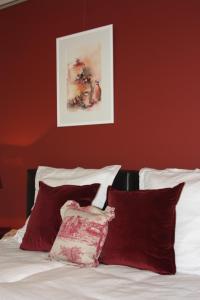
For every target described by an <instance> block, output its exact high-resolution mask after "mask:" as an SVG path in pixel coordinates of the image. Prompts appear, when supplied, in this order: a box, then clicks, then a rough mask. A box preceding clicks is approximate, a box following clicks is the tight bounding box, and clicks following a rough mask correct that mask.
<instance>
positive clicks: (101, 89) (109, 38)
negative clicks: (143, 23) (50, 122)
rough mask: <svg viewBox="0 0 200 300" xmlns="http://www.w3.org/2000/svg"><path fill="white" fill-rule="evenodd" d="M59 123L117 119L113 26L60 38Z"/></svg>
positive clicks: (58, 49)
mask: <svg viewBox="0 0 200 300" xmlns="http://www.w3.org/2000/svg"><path fill="white" fill-rule="evenodd" d="M56 55H57V57H56V59H57V126H58V127H61V126H76V125H92V124H106V123H113V122H114V109H113V28H112V25H107V26H103V27H99V28H96V29H91V30H87V31H83V32H80V33H76V34H72V35H68V36H64V37H60V38H57V39H56Z"/></svg>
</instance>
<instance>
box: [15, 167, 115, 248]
mask: <svg viewBox="0 0 200 300" xmlns="http://www.w3.org/2000/svg"><path fill="white" fill-rule="evenodd" d="M120 168H121V166H120V165H112V166H106V167H104V168H100V169H84V168H80V167H78V168H74V169H61V168H52V167H44V166H39V167H38V169H37V172H36V176H35V200H36V197H37V194H38V190H39V181H43V182H44V183H46V184H48V185H50V186H53V187H55V186H59V185H64V184H73V185H87V184H93V183H100V184H101V185H100V188H99V190H98V192H97V195H96V196H95V198H94V200H93V202H92V205H94V206H96V207H99V208H103V207H104V204H105V202H106V194H107V187H108V186H109V185H112V183H113V181H114V179H115V176H116V175H117V173H118V171H119V169H120ZM27 223H28V220H27V221H26V223H25V225H24V226H23V227H22V228H20V229H19V230H18V231H17V233H16V235H15V239H16V240H17V241H18V242H19V243H21V242H22V239H23V236H24V234H25V231H26V226H27Z"/></svg>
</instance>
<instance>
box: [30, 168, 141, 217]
mask: <svg viewBox="0 0 200 300" xmlns="http://www.w3.org/2000/svg"><path fill="white" fill-rule="evenodd" d="M36 171H37V169H29V170H28V171H27V206H26V207H27V209H26V215H27V216H29V215H30V212H31V208H32V206H33V203H34V196H35V174H36ZM112 186H113V187H115V188H116V189H118V190H123V191H133V190H138V189H139V174H138V171H134V170H119V172H118V173H117V176H116V177H115V179H114V182H113V184H112Z"/></svg>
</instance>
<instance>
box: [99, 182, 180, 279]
mask: <svg viewBox="0 0 200 300" xmlns="http://www.w3.org/2000/svg"><path fill="white" fill-rule="evenodd" d="M183 185H184V183H182V184H179V185H178V186H176V187H174V188H165V189H158V190H139V191H133V192H125V191H118V190H115V189H113V188H111V187H110V188H109V190H108V205H109V206H111V207H115V215H116V216H115V219H114V220H113V221H112V222H111V224H110V227H109V231H108V236H107V239H106V242H105V244H104V247H103V250H102V253H101V257H100V262H102V263H105V264H117V265H126V266H130V267H135V268H138V269H145V270H150V271H153V272H156V273H159V274H174V273H175V272H176V265H175V254H174V236H175V217H176V215H175V208H176V204H177V202H178V199H179V196H180V193H181V191H182V188H183Z"/></svg>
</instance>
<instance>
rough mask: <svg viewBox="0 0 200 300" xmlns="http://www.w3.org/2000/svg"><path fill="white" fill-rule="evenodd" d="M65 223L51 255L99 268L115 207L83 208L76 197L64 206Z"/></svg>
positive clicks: (55, 257) (62, 213) (54, 257)
mask: <svg viewBox="0 0 200 300" xmlns="http://www.w3.org/2000/svg"><path fill="white" fill-rule="evenodd" d="M61 216H62V220H63V222H62V224H61V227H60V230H59V232H58V234H57V237H56V239H55V241H54V244H53V246H52V248H51V251H50V254H49V256H50V258H51V259H55V260H62V261H68V262H72V263H75V264H79V265H81V266H89V267H96V266H98V264H99V262H98V258H99V255H100V253H101V250H102V247H103V245H104V242H105V239H106V236H107V233H108V222H109V221H111V220H112V219H113V218H114V217H115V214H114V208H112V207H109V206H108V207H106V209H105V210H104V211H103V210H101V209H99V208H97V207H95V206H86V207H80V205H79V204H78V203H77V202H76V201H73V200H70V201H67V202H66V203H65V204H64V205H63V207H62V208H61Z"/></svg>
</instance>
